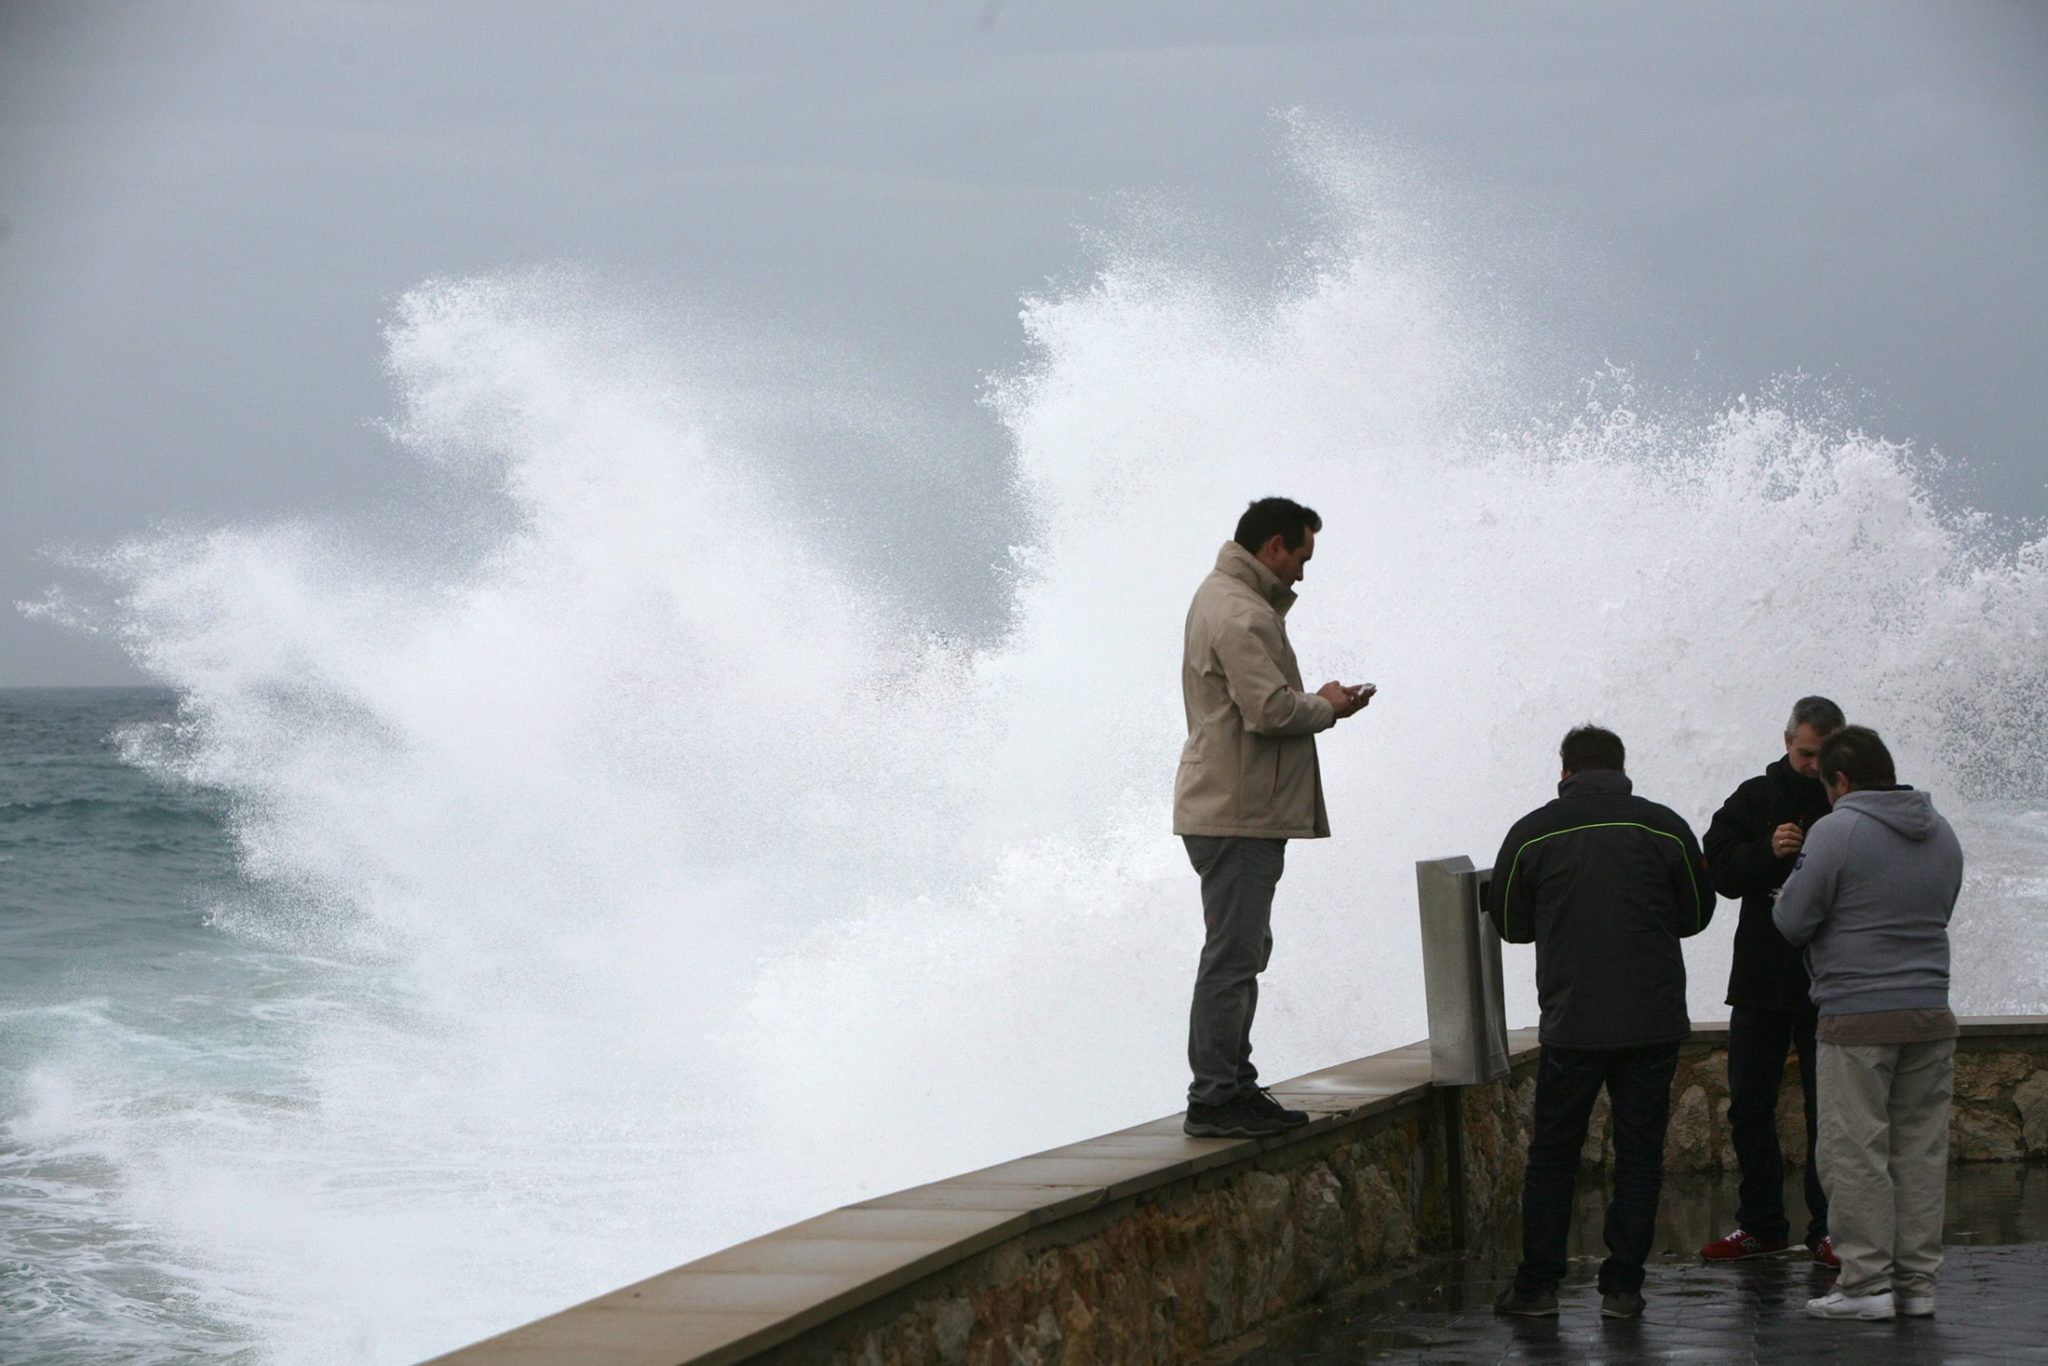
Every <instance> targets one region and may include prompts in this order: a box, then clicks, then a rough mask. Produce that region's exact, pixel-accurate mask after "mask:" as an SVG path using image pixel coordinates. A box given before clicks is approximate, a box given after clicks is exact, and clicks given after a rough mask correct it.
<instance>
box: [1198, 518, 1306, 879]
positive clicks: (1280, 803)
mask: <svg viewBox="0 0 2048 1366" xmlns="http://www.w3.org/2000/svg"><path fill="white" fill-rule="evenodd" d="M1293 605H1294V590H1293V589H1291V588H1289V587H1288V586H1287V585H1286V584H1284V583H1281V582H1280V579H1279V577H1278V576H1277V575H1275V574H1274V573H1273V571H1272V570H1270V569H1268V568H1266V566H1264V565H1262V564H1260V563H1259V562H1258V560H1257V559H1256V558H1254V557H1253V555H1252V554H1251V552H1250V551H1248V550H1246V549H1245V548H1244V547H1243V546H1241V545H1239V544H1237V542H1235V541H1227V542H1225V543H1224V546H1223V549H1221V550H1220V551H1218V552H1217V553H1216V568H1215V570H1214V572H1212V573H1211V574H1210V575H1209V577H1208V578H1206V579H1203V580H1202V586H1201V587H1200V588H1197V589H1196V590H1195V600H1194V602H1193V603H1192V604H1191V605H1190V606H1189V607H1188V622H1187V635H1186V645H1185V649H1184V651H1183V653H1182V655H1181V666H1180V687H1181V700H1182V702H1183V703H1184V704H1185V706H1186V708H1187V718H1188V742H1187V745H1186V746H1185V747H1184V748H1183V749H1182V750H1181V755H1180V772H1179V773H1178V774H1177V775H1176V776H1175V778H1174V782H1173V833H1174V834H1176V835H1250V836H1255V837H1257V838H1261V839H1319V838H1322V837H1324V836H1327V835H1328V834H1329V833H1330V818H1329V816H1328V814H1327V813H1326V812H1325V811H1324V810H1323V778H1322V771H1321V770H1320V769H1319V768H1318V767H1317V766H1316V741H1315V733H1316V732H1317V731H1319V730H1328V729H1329V728H1330V727H1331V726H1333V725H1335V724H1336V723H1337V711H1336V708H1334V707H1332V706H1331V705H1330V704H1329V702H1328V701H1326V700H1325V699H1323V698H1321V697H1318V696H1317V695H1316V694H1314V693H1312V692H1306V691H1304V690H1303V689H1302V686H1301V666H1300V665H1299V664H1297V663H1296V662H1295V659H1294V647H1293V646H1292V645H1290V644H1288V643H1287V609H1288V608H1290V607H1292V606H1293Z"/></svg>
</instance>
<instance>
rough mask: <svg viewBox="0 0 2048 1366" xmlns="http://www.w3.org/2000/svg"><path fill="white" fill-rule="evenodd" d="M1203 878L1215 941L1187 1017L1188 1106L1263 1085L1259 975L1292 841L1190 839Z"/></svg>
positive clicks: (1205, 915) (1206, 916) (1205, 910)
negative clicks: (1255, 1034) (1257, 1061)
mask: <svg viewBox="0 0 2048 1366" xmlns="http://www.w3.org/2000/svg"><path fill="white" fill-rule="evenodd" d="M1181 839H1182V840H1183V841H1184V842H1185V843H1186V845H1187V847H1188V861H1189V862H1190V863H1192V864H1194V865H1195V872H1197V873H1198V874H1200V875H1201V878H1202V920H1203V922H1204V924H1206V925H1207V926H1208V937H1207V938H1206V939H1205V940H1204V941H1203V943H1202V960H1201V963H1200V965H1199V966H1198V967H1197V968H1196V969H1195V1001H1194V1006H1193V1008H1192V1009H1190V1010H1189V1012H1188V1067H1189V1069H1190V1070H1191V1071H1193V1072H1194V1074H1195V1080H1194V1084H1193V1085H1191V1086H1189V1087H1188V1101H1189V1102H1190V1103H1191V1104H1195V1105H1221V1104H1222V1103H1223V1102H1224V1101H1227V1100H1229V1099H1230V1098H1231V1097H1232V1096H1234V1095H1236V1094H1237V1093H1238V1092H1239V1091H1242V1090H1248V1089H1250V1088H1252V1087H1254V1086H1257V1085H1258V1084H1259V1069H1258V1068H1256V1067H1253V1066H1252V1016H1253V1014H1254V1013H1256V1012H1257V1010H1258V1008H1259V974H1260V973H1261V972H1264V971H1265V970H1266V962H1267V960H1268V959H1270V958H1271V957H1272V956H1273V928H1272V927H1273V889H1274V888H1275V887H1277V886H1279V884H1280V873H1281V870H1282V869H1283V868H1284V867H1285V865H1286V861H1287V841H1286V840H1265V839H1247V838H1243V837H1241V836H1234V835H1233V836H1226V837H1217V836H1213V835H1183V836H1181Z"/></svg>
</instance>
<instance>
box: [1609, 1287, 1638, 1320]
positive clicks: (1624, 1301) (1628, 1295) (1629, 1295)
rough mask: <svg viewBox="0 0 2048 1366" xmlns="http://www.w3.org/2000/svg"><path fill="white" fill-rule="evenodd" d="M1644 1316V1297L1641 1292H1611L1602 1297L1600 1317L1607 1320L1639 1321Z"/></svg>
mask: <svg viewBox="0 0 2048 1366" xmlns="http://www.w3.org/2000/svg"><path fill="white" fill-rule="evenodd" d="M1642 1316H1643V1296H1642V1292H1641V1291H1639V1290H1610V1291H1608V1292H1607V1293H1606V1294H1604V1295H1602V1296H1601V1297H1600V1317H1602V1318H1605V1319H1639V1318H1641V1317H1642Z"/></svg>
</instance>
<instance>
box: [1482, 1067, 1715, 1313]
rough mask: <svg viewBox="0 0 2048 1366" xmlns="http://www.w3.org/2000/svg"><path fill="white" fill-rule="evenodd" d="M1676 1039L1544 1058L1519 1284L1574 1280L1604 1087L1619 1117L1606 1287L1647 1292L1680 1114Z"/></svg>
mask: <svg viewBox="0 0 2048 1366" xmlns="http://www.w3.org/2000/svg"><path fill="white" fill-rule="evenodd" d="M1677 1071H1678V1045H1677V1044H1676V1043H1660V1044H1651V1045H1650V1046H1648V1047H1646V1048H1613V1049H1607V1048H1599V1049H1595V1048H1553V1047H1551V1046H1550V1045H1549V1044H1545V1045H1543V1051H1542V1054H1541V1056H1540V1057H1539V1058H1538V1060H1537V1063H1536V1114H1535V1118H1534V1121H1533V1123H1532V1125H1531V1130H1532V1132H1531V1133H1530V1135H1529V1170H1528V1173H1527V1175H1525V1176H1524V1177H1523V1179H1522V1264H1521V1266H1520V1267H1518V1268H1517V1269H1516V1271H1515V1288H1516V1289H1517V1290H1520V1291H1524V1292H1533V1291H1542V1290H1555V1289H1556V1288H1557V1283H1558V1282H1559V1281H1561V1280H1563V1279H1564V1269H1565V1244H1566V1241H1567V1239H1568V1238H1569V1237H1570V1236H1571V1226H1572V1193H1573V1190H1574V1188H1575V1187H1576V1186H1577V1184H1578V1175H1579V1153H1580V1150H1581V1149H1583V1148H1584V1147H1585V1144H1586V1121H1587V1120H1588V1119H1589V1118H1591V1116H1592V1114H1593V1101H1594V1099H1595V1098H1597V1097H1598V1096H1599V1094H1600V1088H1601V1087H1602V1086H1605V1087H1606V1088H1607V1103H1608V1106H1609V1108H1610V1109H1611V1111H1612V1112H1613V1116H1614V1192H1613V1194H1612V1195H1611V1196H1609V1197H1608V1201H1607V1230H1606V1232H1607V1252H1608V1256H1607V1260H1606V1261H1604V1262H1602V1263H1601V1264H1600V1293H1602V1294H1603V1295H1604V1294H1606V1293H1608V1292H1609V1291H1614V1290H1641V1289H1642V1288H1643V1262H1644V1261H1645V1260H1647V1259H1648V1257H1649V1255H1650V1244H1651V1242H1652V1241H1653V1240H1654V1238H1655V1236H1656V1232H1657V1198H1658V1196H1660V1195H1661V1194H1663V1190H1664V1130H1665V1127H1666V1126H1667V1125H1668V1124H1669V1123H1670V1120H1671V1078H1672V1077H1673V1075H1675V1074H1676V1073H1677Z"/></svg>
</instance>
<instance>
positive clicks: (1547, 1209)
mask: <svg viewBox="0 0 2048 1366" xmlns="http://www.w3.org/2000/svg"><path fill="white" fill-rule="evenodd" d="M1558 757H1559V758H1560V759H1561V760H1562V761H1563V764H1564V780H1563V781H1562V782H1560V783H1559V784H1558V788H1557V794H1558V795H1557V800H1556V801H1553V802H1550V803H1548V804H1547V805H1545V806H1542V807H1540V808H1538V809H1537V810H1535V811H1532V812H1530V813H1529V814H1528V815H1526V816H1524V817H1523V818H1522V819H1521V820H1519V821H1517V822H1515V826H1514V828H1513V829H1512V830H1510V831H1509V832H1508V837H1507V840H1506V841H1505V842H1504V843H1503V844H1502V845H1501V850H1500V857H1499V858H1497V859H1495V860H1494V865H1493V881H1492V884H1491V888H1490V890H1489V892H1488V903H1487V911H1488V914H1490V915H1491V916H1492V917H1493V922H1494V926H1495V927H1496V928H1497V929H1498V930H1499V931H1500V936H1501V938H1503V939H1505V940H1507V941H1508V942H1509V943H1511V944H1527V943H1534V944H1535V945H1536V997H1537V1001H1538V1003H1539V1004H1540V1005H1541V1007H1542V1020H1541V1023H1540V1025H1539V1027H1538V1029H1537V1038H1538V1040H1539V1041H1540V1042H1541V1043H1542V1045H1543V1049H1542V1055H1541V1057H1540V1059H1539V1060H1538V1063H1537V1070H1536V1111H1535V1114H1534V1116H1533V1117H1532V1120H1531V1125H1530V1135H1529V1165H1528V1171H1527V1174H1526V1175H1525V1176H1524V1178H1523V1182H1522V1262H1521V1265H1520V1266H1519V1267H1518V1268H1517V1269H1516V1271H1515V1281H1514V1284H1513V1285H1511V1286H1510V1287H1508V1289H1506V1290H1504V1291H1503V1292H1501V1296H1500V1298H1499V1299H1498V1300H1497V1301H1496V1302H1495V1304H1494V1308H1495V1309H1496V1310H1498V1311H1500V1312H1501V1313H1504V1314H1527V1315H1551V1314H1555V1313H1556V1312H1557V1284H1558V1282H1559V1280H1561V1279H1562V1278H1563V1276H1564V1270H1565V1241H1566V1237H1567V1235H1568V1233H1569V1231H1570V1228H1571V1216H1572V1194H1573V1189H1574V1186H1575V1185H1576V1183H1577V1179H1578V1170H1579V1151H1580V1149H1581V1148H1582V1147H1583V1146H1584V1144H1585V1141H1586V1124H1587V1121H1588V1119H1589V1118H1590V1117H1591V1115H1592V1112H1593V1102H1594V1100H1595V1099H1596V1098H1597V1097H1598V1096H1599V1094H1600V1089H1601V1088H1602V1087H1603V1086H1604V1087H1605V1088H1606V1089H1607V1099H1608V1104H1609V1106H1610V1108H1611V1110H1612V1114H1613V1124H1614V1190H1613V1195H1612V1196H1611V1197H1610V1199H1609V1200H1608V1204H1607V1226H1606V1236H1607V1251H1608V1257H1607V1260H1606V1261H1604V1262H1603V1263H1601V1266H1600V1294H1601V1312H1602V1313H1603V1314H1605V1315H1607V1316H1608V1317H1611V1318H1634V1317H1635V1316H1636V1315H1638V1314H1640V1313H1642V1312H1643V1295H1642V1287H1643V1263H1644V1261H1645V1259H1646V1258H1647V1257H1648V1256H1649V1254H1650V1244H1651V1239H1652V1237H1653V1236H1654V1234H1655V1231H1656V1223H1657V1200H1658V1197H1659V1196H1660V1195H1661V1194H1662V1192H1663V1184H1664V1130H1665V1126H1666V1124H1667V1123H1668V1121H1669V1119H1670V1116H1671V1078H1672V1075H1673V1074H1674V1073H1675V1072H1676V1071H1677V1068H1678V1045H1679V1044H1680V1043H1682V1042H1683V1041H1684V1040H1685V1038H1686V1036H1687V1035H1688V1034H1690V1033H1691V1032H1692V1021H1691V1019H1690V1018H1689V1017H1688V1016H1687V1015H1686V1010H1685V958H1684V955H1683V954H1682V953H1680V951H1679V946H1678V941H1679V940H1680V939H1683V938H1687V937H1689V936H1691V935H1695V934H1698V933H1699V932H1700V931H1701V930H1703V929H1705V928H1706V926H1707V922H1708V921H1709V920H1711V919H1712V918H1713V914H1714V889H1713V886H1712V884H1711V883H1710V882H1709V881H1708V879H1707V869H1706V860H1705V859H1704V858H1702V857H1701V855H1700V847H1699V843H1698V841H1696V840H1695V839H1694V838H1693V833H1692V829H1691V827H1689V826H1688V825H1686V823H1685V821H1684V819H1683V818H1682V817H1680V816H1679V815H1678V813H1677V812H1675V811H1673V810H1671V809H1670V808H1669V807H1664V806H1659V805H1658V804H1657V803H1655V802H1652V801H1646V800H1645V799H1643V798H1641V797H1638V796H1636V795H1635V793H1634V791H1633V788H1632V785H1631V784H1630V782H1629V779H1628V775H1627V774H1626V773H1625V772H1624V771H1623V761H1624V759H1625V757H1626V754H1625V751H1624V750H1623V747H1622V743H1621V737H1620V736H1618V735H1616V734H1614V733H1613V732H1612V731H1608V730H1602V729H1600V728H1599V727H1597V726H1582V727H1580V728H1579V729H1577V730H1574V731H1572V732H1571V733H1570V734H1569V735H1566V736H1565V737H1564V744H1563V745H1562V746H1560V748H1559V750H1558Z"/></svg>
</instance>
